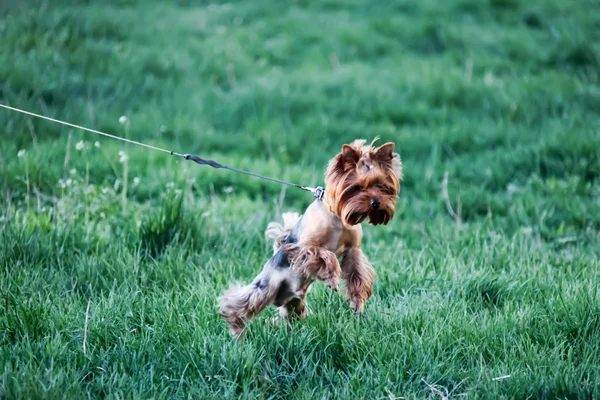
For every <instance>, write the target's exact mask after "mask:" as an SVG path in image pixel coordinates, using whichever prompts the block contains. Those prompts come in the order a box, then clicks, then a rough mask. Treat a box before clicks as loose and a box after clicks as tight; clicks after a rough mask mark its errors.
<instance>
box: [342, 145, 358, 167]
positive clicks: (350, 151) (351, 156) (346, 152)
mask: <svg viewBox="0 0 600 400" xmlns="http://www.w3.org/2000/svg"><path fill="white" fill-rule="evenodd" d="M359 159H360V154H359V153H358V151H357V149H356V148H354V147H352V146H350V145H348V144H345V145H343V146H342V152H341V153H340V161H342V162H344V163H346V162H350V163H354V164H355V163H357V162H358V160H359Z"/></svg>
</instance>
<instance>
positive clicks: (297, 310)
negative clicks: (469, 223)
mask: <svg viewBox="0 0 600 400" xmlns="http://www.w3.org/2000/svg"><path fill="white" fill-rule="evenodd" d="M374 142H375V141H373V142H371V144H369V145H367V144H366V141H365V140H357V141H354V142H353V143H351V144H349V145H348V144H345V145H343V146H342V150H341V152H340V153H339V154H337V155H336V156H335V157H334V158H333V159H331V160H330V162H329V164H328V167H327V171H326V173H325V196H324V199H322V200H315V201H314V202H313V203H312V204H311V205H310V206H309V207H308V208H307V209H306V211H305V213H304V215H303V216H300V214H298V213H295V212H290V213H284V214H283V215H282V217H283V223H279V222H271V223H269V225H268V226H267V229H266V231H265V236H266V237H267V238H268V239H272V240H273V256H272V257H271V258H270V260H269V261H267V263H266V264H265V265H264V268H263V270H262V272H261V273H260V274H259V275H258V276H257V277H256V278H255V279H254V281H253V282H252V283H251V284H249V285H243V284H237V285H234V286H232V287H230V288H229V289H228V290H227V291H225V293H224V294H223V295H222V296H221V297H219V307H220V309H219V313H220V315H221V316H223V317H224V318H225V319H226V320H227V322H228V323H229V327H230V330H231V333H232V335H233V336H234V337H239V336H241V334H242V333H243V332H244V331H245V329H244V328H245V327H246V323H247V322H248V321H249V320H250V319H252V318H253V317H254V316H256V315H257V314H259V313H260V312H261V311H262V310H263V309H264V308H265V307H267V306H269V305H271V304H274V305H276V306H278V307H279V312H280V315H281V316H282V317H285V318H287V319H290V318H291V317H292V316H299V317H303V316H305V315H306V303H305V296H306V293H307V292H308V290H309V289H310V287H311V284H312V283H313V281H314V280H315V279H319V280H321V281H323V282H324V283H325V284H327V285H328V286H329V287H330V288H331V289H334V290H337V289H338V284H339V278H340V277H342V278H344V279H345V280H346V282H347V284H346V298H347V300H348V301H349V302H350V306H351V308H352V309H353V310H354V311H355V312H356V313H358V314H360V313H362V312H363V309H364V305H365V302H366V301H367V300H368V299H369V298H370V297H371V296H372V294H373V282H374V279H375V270H374V269H373V267H372V266H371V264H370V263H369V260H368V259H367V257H366V256H365V255H364V253H363V252H362V250H361V249H360V242H361V240H362V228H361V223H362V222H363V221H364V220H366V219H368V221H369V223H370V224H373V225H379V224H383V225H385V224H387V223H388V222H389V221H390V220H391V219H392V218H393V216H394V212H395V207H396V200H397V195H398V193H399V191H400V181H401V180H402V163H401V161H400V156H399V155H398V154H397V153H395V152H394V146H395V145H394V143H391V142H390V143H385V144H383V145H381V146H379V147H377V148H376V147H374V146H373V143H374ZM290 235H293V236H290ZM338 256H340V257H341V263H340V261H339V260H338Z"/></svg>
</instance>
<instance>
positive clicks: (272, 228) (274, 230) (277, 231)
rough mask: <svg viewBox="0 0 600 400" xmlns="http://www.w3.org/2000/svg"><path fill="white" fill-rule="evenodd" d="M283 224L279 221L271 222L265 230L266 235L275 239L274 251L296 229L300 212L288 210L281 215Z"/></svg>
mask: <svg viewBox="0 0 600 400" xmlns="http://www.w3.org/2000/svg"><path fill="white" fill-rule="evenodd" d="M281 217H282V218H283V225H282V224H280V223H279V222H275V221H273V222H269V224H268V225H267V229H266V231H265V236H266V237H267V238H268V239H272V240H273V253H275V252H277V250H279V249H280V248H281V246H282V244H283V242H284V241H285V239H286V238H287V235H289V233H290V232H291V231H292V229H294V226H296V224H297V223H298V221H300V218H301V216H300V214H298V213H297V212H286V213H283V214H282V215H281Z"/></svg>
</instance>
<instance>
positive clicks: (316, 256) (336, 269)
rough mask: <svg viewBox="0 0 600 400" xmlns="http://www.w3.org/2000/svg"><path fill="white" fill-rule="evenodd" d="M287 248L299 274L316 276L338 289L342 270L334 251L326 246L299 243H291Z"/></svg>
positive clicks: (333, 288) (330, 286)
mask: <svg viewBox="0 0 600 400" xmlns="http://www.w3.org/2000/svg"><path fill="white" fill-rule="evenodd" d="M287 249H288V251H289V254H290V258H291V259H292V264H293V268H294V270H295V271H296V272H297V273H298V274H300V275H303V276H311V277H315V278H317V279H319V280H321V281H323V282H324V283H325V284H326V285H327V286H328V287H329V288H330V289H332V290H338V287H339V281H340V276H341V274H342V270H341V268H340V262H339V261H338V259H337V257H336V256H335V254H334V253H333V252H331V251H329V250H327V249H325V248H324V247H319V246H310V245H297V244H293V245H290V246H288V247H287Z"/></svg>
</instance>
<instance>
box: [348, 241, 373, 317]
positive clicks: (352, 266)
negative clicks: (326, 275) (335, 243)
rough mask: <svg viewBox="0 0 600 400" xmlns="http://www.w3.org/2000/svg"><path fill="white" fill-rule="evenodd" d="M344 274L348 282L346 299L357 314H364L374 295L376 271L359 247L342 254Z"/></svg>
mask: <svg viewBox="0 0 600 400" xmlns="http://www.w3.org/2000/svg"><path fill="white" fill-rule="evenodd" d="M341 267H342V274H343V278H344V279H345V280H346V298H347V300H348V301H349V302H350V307H352V310H353V311H354V312H355V313H357V314H362V312H363V310H364V307H365V303H366V301H367V300H368V299H369V297H371V295H372V294H373V281H374V280H375V270H374V269H373V267H372V266H371V263H370V262H369V260H368V259H367V257H366V256H365V254H364V253H363V252H362V250H361V249H360V248H358V247H351V248H348V249H346V250H345V251H344V252H343V253H342V265H341Z"/></svg>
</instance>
